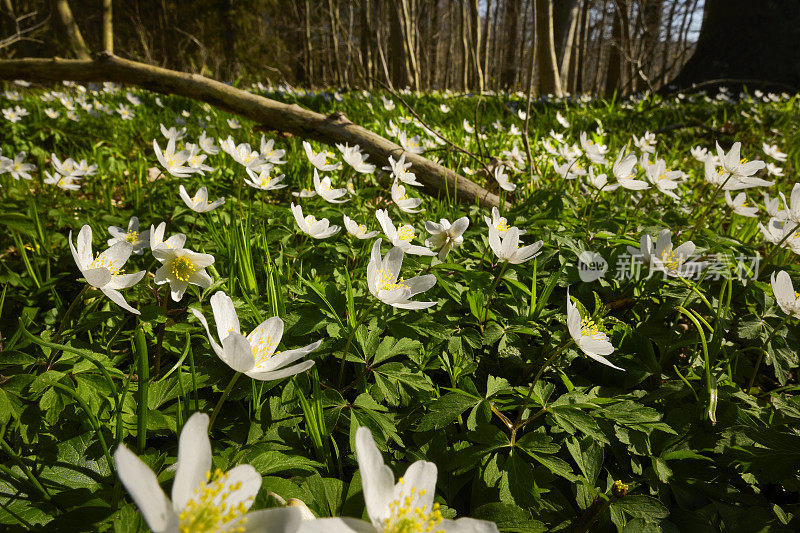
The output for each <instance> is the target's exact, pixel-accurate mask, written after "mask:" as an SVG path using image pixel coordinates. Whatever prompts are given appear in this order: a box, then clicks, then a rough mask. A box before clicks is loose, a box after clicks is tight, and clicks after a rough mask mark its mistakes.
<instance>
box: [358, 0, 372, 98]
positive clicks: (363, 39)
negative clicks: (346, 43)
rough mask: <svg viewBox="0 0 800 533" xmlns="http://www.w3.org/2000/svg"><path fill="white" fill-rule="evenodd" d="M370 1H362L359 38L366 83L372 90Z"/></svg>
mask: <svg viewBox="0 0 800 533" xmlns="http://www.w3.org/2000/svg"><path fill="white" fill-rule="evenodd" d="M370 8H371V4H370V0H361V10H360V15H361V18H360V20H359V30H360V36H359V38H358V41H359V43H358V44H359V47H360V48H361V66H362V68H363V69H364V77H365V78H366V80H365V83H366V85H367V87H368V88H370V89H371V88H372V76H373V70H372V51H373V46H372V37H371V35H372V34H371V32H370V26H371V25H372V22H371V20H372V18H373V17H372V15H371V9H370Z"/></svg>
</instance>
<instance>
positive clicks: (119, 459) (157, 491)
mask: <svg viewBox="0 0 800 533" xmlns="http://www.w3.org/2000/svg"><path fill="white" fill-rule="evenodd" d="M114 464H115V465H116V467H117V474H118V475H119V479H120V481H122V484H123V485H124V486H125V490H127V491H128V494H130V495H131V498H132V499H133V501H134V502H135V503H136V505H137V506H138V507H139V510H140V511H141V512H142V516H144V520H145V522H147V525H148V526H150V529H152V530H153V531H156V532H160V531H166V530H167V529H168V526H169V525H173V524H174V525H175V526H177V518H178V517H177V516H175V513H174V511H173V510H172V504H171V503H170V501H169V499H168V498H167V495H166V494H164V491H163V490H161V487H160V486H159V485H158V479H156V475H155V474H154V473H153V471H152V470H150V468H149V467H148V466H147V465H146V464H144V463H143V462H142V460H141V459H139V458H138V457H136V454H134V453H133V452H132V451H130V450H129V449H128V448H126V447H125V445H124V444H120V445H119V447H117V449H116V451H115V452H114ZM175 529H177V527H176V528H175Z"/></svg>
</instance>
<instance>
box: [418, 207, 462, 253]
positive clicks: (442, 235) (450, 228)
mask: <svg viewBox="0 0 800 533" xmlns="http://www.w3.org/2000/svg"><path fill="white" fill-rule="evenodd" d="M468 227H469V218H467V217H461V218H459V219H458V220H455V221H454V222H453V223H452V224H451V223H450V221H449V220H447V219H446V218H443V219H441V220H439V223H438V224H437V223H436V222H433V221H431V220H429V221H427V222H425V231H427V232H428V233H430V234H431V236H430V237H428V238H427V239H425V246H427V247H428V248H430V249H431V250H438V251H439V255H438V257H439V261H444V260H445V258H446V257H447V254H449V253H450V250H452V249H453V248H454V247H455V246H461V244H462V243H463V242H464V232H465V231H466V230H467V228H468Z"/></svg>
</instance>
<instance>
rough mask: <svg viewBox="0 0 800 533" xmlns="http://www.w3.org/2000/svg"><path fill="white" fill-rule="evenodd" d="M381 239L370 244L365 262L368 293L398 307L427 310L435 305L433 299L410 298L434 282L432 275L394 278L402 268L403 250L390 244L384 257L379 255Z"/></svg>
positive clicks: (434, 278)
mask: <svg viewBox="0 0 800 533" xmlns="http://www.w3.org/2000/svg"><path fill="white" fill-rule="evenodd" d="M381 242H382V239H377V240H376V241H375V244H373V245H372V253H371V255H370V261H369V264H368V265H367V286H368V287H369V292H371V293H372V295H373V296H374V297H375V298H377V299H378V300H380V301H382V302H383V303H385V304H388V305H391V306H392V307H397V308H400V309H427V308H428V307H432V306H434V305H436V302H416V301H414V302H412V301H411V300H410V298H412V297H414V296H416V295H417V294H420V293H423V292H425V291H427V290H428V289H430V288H431V287H433V286H434V285H436V276H434V275H433V274H426V275H424V276H417V277H414V278H411V279H408V280H406V279H403V278H400V277H398V276H399V275H400V269H401V268H402V267H403V255H404V254H403V249H402V248H398V247H397V246H394V247H392V249H391V250H389V251H388V252H387V253H386V256H385V257H381Z"/></svg>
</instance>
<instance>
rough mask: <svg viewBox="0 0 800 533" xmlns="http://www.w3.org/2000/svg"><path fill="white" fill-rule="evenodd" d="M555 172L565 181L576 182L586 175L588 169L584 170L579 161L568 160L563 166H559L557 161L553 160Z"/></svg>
mask: <svg viewBox="0 0 800 533" xmlns="http://www.w3.org/2000/svg"><path fill="white" fill-rule="evenodd" d="M553 170H555V171H556V174H558V175H559V176H561V177H562V178H564V179H565V180H574V179H575V178H577V177H578V176H585V175H586V169H585V168H583V166H582V165H581V164H580V162H579V161H578V160H577V159H571V160H567V161H566V162H565V163H564V164H562V165H559V164H558V162H557V161H555V160H553Z"/></svg>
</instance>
